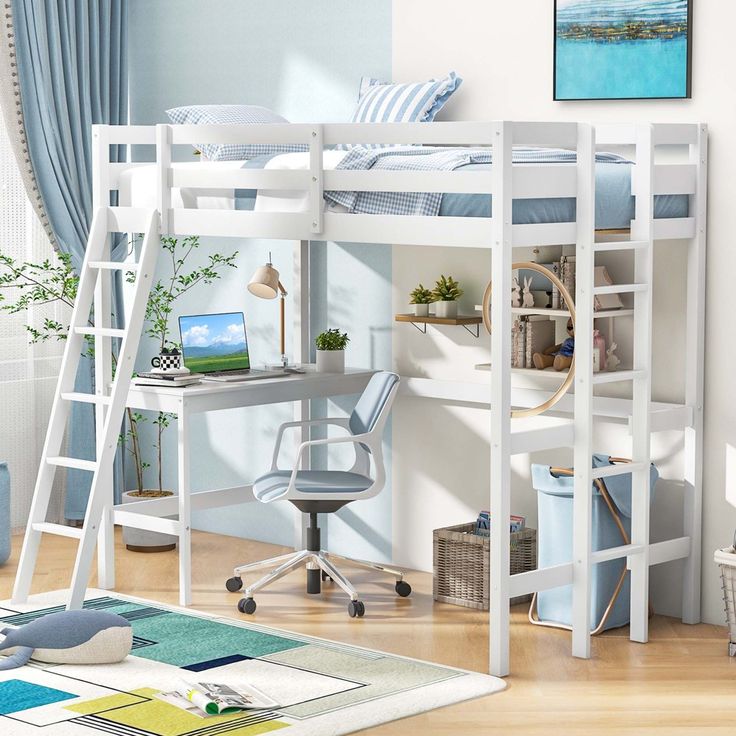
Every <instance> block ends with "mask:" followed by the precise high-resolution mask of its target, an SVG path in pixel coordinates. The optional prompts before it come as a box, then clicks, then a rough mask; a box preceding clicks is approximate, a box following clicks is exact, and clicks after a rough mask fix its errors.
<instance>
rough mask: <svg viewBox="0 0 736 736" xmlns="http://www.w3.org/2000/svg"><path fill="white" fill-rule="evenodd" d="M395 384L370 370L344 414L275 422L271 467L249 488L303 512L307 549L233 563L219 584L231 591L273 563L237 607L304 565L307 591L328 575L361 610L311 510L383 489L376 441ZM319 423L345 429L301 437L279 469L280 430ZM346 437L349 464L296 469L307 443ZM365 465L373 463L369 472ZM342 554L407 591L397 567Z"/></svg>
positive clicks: (353, 608)
mask: <svg viewBox="0 0 736 736" xmlns="http://www.w3.org/2000/svg"><path fill="white" fill-rule="evenodd" d="M398 387H399V377H398V376H397V375H396V374H395V373H388V372H381V373H376V374H375V375H374V376H372V378H371V380H370V381H369V382H368V385H367V386H366V388H365V390H364V391H363V394H362V396H361V397H360V399H359V400H358V403H357V404H356V405H355V409H354V410H353V413H352V414H351V415H350V417H349V418H346V419H338V418H335V419H310V420H305V421H303V422H286V423H285V424H282V425H281V427H279V431H278V434H277V436H276V447H275V449H274V453H273V461H272V464H271V470H270V471H269V472H268V473H266V474H265V475H262V476H261V477H260V478H258V480H256V481H255V483H254V484H253V494H254V495H255V497H256V498H257V499H258V500H259V501H261V502H263V503H271V502H272V501H277V500H281V499H285V500H287V501H291V503H293V504H294V506H296V507H297V508H298V509H299V511H301V512H302V513H304V514H309V526H308V528H307V549H304V550H300V551H297V552H291V553H289V554H286V555H281V556H279V557H272V558H271V559H268V560H262V561H260V562H253V563H250V564H248V565H241V566H240V567H236V568H235V570H234V574H233V577H231V578H230V579H229V580H228V581H227V583H226V584H225V585H226V587H227V589H228V590H229V591H230V592H232V593H234V592H236V591H238V590H240V589H241V588H242V587H243V578H242V575H243V573H245V572H247V571H250V570H255V569H257V568H262V567H272V566H276V567H275V569H274V570H272V571H271V572H269V573H268V574H266V575H264V576H263V577H262V578H261V579H260V580H258V581H256V582H255V583H253V584H252V585H249V586H248V587H246V589H245V591H244V597H243V598H241V600H240V601H239V602H238V610H239V611H240V612H241V613H254V612H255V610H256V602H255V600H254V599H253V594H254V593H255V592H256V591H258V590H260V589H261V588H265V587H266V586H267V585H269V584H270V583H272V582H273V581H274V580H278V579H279V578H281V577H283V576H284V575H286V574H287V573H290V572H291V571H292V570H295V569H297V568H298V567H301V566H302V565H306V567H307V593H319V592H320V589H321V582H322V581H323V580H326V579H327V578H330V579H331V580H333V581H334V582H336V583H337V584H338V585H339V586H340V587H341V588H342V589H343V590H344V591H345V592H346V593H347V594H348V595H349V596H350V603H349V604H348V613H349V614H350V616H351V617H353V618H355V617H356V616H358V617H361V616H363V614H364V613H365V605H364V603H363V602H362V601H361V600H359V599H358V594H357V592H356V590H355V588H353V586H352V585H351V584H350V581H349V580H348V579H347V578H346V577H345V576H344V575H343V574H342V573H341V572H340V571H339V570H338V569H337V568H336V567H335V565H334V564H333V563H332V561H331V559H330V558H331V557H332V556H334V555H331V554H330V553H329V552H326V551H324V550H322V549H321V545H320V530H319V526H318V524H317V514H331V513H334V512H335V511H338V510H339V509H341V508H342V507H343V506H345V505H346V504H348V503H351V502H352V501H357V500H359V499H364V498H370V497H371V496H375V495H376V494H377V493H380V492H381V490H382V489H383V486H384V485H385V483H386V468H385V466H384V463H383V450H382V446H381V442H382V439H383V430H384V427H385V426H386V420H387V419H388V415H389V413H390V411H391V405H392V404H393V401H394V397H395V396H396V391H397V389H398ZM320 424H334V425H337V426H339V427H342V428H343V429H345V430H347V432H348V434H347V435H346V436H340V437H331V438H328V439H321V440H310V441H309V442H302V443H301V445H300V446H299V450H298V452H297V456H296V460H295V462H294V465H293V467H292V468H291V469H289V470H280V469H279V467H278V459H279V450H280V449H281V440H282V438H283V436H284V431H285V430H286V429H289V428H294V427H304V426H316V425H320ZM346 442H349V443H352V445H353V447H354V449H355V463H354V465H353V467H352V468H351V469H350V470H347V471H345V470H299V466H300V464H301V459H302V456H303V455H304V454H305V452H308V451H309V448H311V447H318V446H320V445H328V446H329V445H336V444H342V443H346ZM371 460H372V463H371ZM371 465H372V466H373V474H372V475H371ZM343 559H347V560H349V561H350V562H353V563H355V564H357V565H361V566H363V567H368V568H371V569H373V570H379V571H381V572H386V573H388V574H389V575H393V576H394V577H395V578H396V585H395V590H396V593H397V594H398V595H400V596H402V597H406V596H408V595H409V594H410V593H411V586H410V585H409V583H407V582H406V581H405V580H404V579H403V573H401V572H400V571H399V570H394V569H392V568H389V567H386V566H384V565H379V564H376V563H372V562H365V561H364V560H355V559H352V558H343Z"/></svg>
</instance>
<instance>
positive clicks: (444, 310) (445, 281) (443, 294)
mask: <svg viewBox="0 0 736 736" xmlns="http://www.w3.org/2000/svg"><path fill="white" fill-rule="evenodd" d="M463 293H464V292H463V290H462V289H461V288H460V284H459V283H458V282H457V281H455V279H454V278H452V276H445V275H444V274H442V275H441V276H440V277H439V278H438V279H437V281H436V282H435V285H434V290H433V291H432V297H433V301H434V311H435V315H436V316H437V317H440V318H442V319H444V318H446V317H457V300H458V299H459V298H460V297H461V296H462V295H463Z"/></svg>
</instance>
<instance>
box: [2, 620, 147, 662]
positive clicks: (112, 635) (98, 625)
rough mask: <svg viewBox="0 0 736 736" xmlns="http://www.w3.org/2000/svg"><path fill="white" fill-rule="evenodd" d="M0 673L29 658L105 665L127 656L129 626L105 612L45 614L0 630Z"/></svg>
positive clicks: (129, 636) (42, 660)
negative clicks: (0, 636) (4, 656)
mask: <svg viewBox="0 0 736 736" xmlns="http://www.w3.org/2000/svg"><path fill="white" fill-rule="evenodd" d="M0 634H1V635H3V636H4V637H5V638H4V639H3V640H2V641H0V654H5V653H7V654H9V655H11V656H9V657H7V658H5V659H1V658H0V670H10V669H13V668H15V667H22V666H23V665H24V664H25V663H26V662H28V660H29V659H30V658H31V657H33V658H34V659H37V660H39V661H41V662H52V663H54V664H109V663H112V662H120V661H121V660H122V659H125V657H127V656H128V654H130V649H131V647H132V645H133V629H132V628H131V626H130V622H129V621H128V620H127V619H124V618H123V617H122V616H118V615H117V614H116V613H110V612H109V611H90V610H82V611H61V612H59V613H49V614H47V615H45V616H41V617H40V618H37V619H36V620H35V621H31V622H30V623H28V624H25V626H19V627H17V628H16V627H8V628H5V629H1V630H0Z"/></svg>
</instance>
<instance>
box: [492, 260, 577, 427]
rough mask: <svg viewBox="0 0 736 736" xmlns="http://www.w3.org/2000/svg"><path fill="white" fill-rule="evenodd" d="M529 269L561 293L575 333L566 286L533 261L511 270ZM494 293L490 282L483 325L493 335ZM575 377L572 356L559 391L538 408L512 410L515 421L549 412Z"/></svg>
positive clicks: (573, 310)
mask: <svg viewBox="0 0 736 736" xmlns="http://www.w3.org/2000/svg"><path fill="white" fill-rule="evenodd" d="M522 268H525V269H529V270H530V271H536V272H537V273H540V274H542V275H543V276H546V277H547V278H548V279H549V280H550V281H551V282H552V283H553V284H554V285H555V286H556V287H557V288H558V289H559V291H560V295H561V296H562V298H563V299H564V300H565V304H566V305H567V308H568V312H569V313H570V319H571V320H572V327H573V332H574V330H575V302H574V301H573V299H572V296H570V293H569V292H568V291H567V289H566V288H565V285H564V284H563V283H562V281H560V279H559V278H558V277H557V276H556V275H555V274H554V273H552V271H550V270H549V269H548V268H547V267H546V266H542V265H541V264H539V263H534V262H532V261H520V262H518V263H513V264H511V270H512V271H516V270H518V269H522ZM492 293H493V282H491V281H489V282H488V286H486V290H485V291H484V292H483V308H482V311H481V314H482V319H483V324H484V326H485V328H486V330H487V331H488V334H489V335H490V334H491V295H492ZM574 377H575V355H573V356H572V363H571V364H570V368H569V370H568V371H567V374H566V375H565V380H564V381H563V382H562V383H561V384H560V385H559V387H558V388H557V390H556V391H555V392H554V393H553V394H552V396H550V397H549V398H548V399H547V400H546V401H543V402H542V403H541V404H539V405H538V406H533V407H531V408H529V409H512V410H511V416H512V418H514V419H517V418H520V417H535V416H537V414H542V413H543V412H545V411H549V410H550V409H551V408H552V407H553V406H554V405H555V404H556V403H557V402H558V401H559V400H560V399H561V398H562V397H563V396H564V395H565V394H566V393H567V389H568V388H570V385H571V384H572V381H573V378H574Z"/></svg>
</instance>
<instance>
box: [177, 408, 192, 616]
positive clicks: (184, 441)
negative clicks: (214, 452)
mask: <svg viewBox="0 0 736 736" xmlns="http://www.w3.org/2000/svg"><path fill="white" fill-rule="evenodd" d="M176 424H177V433H178V475H179V605H181V606H188V605H190V604H191V602H192V507H191V497H190V493H191V485H190V483H191V479H190V475H189V412H188V409H187V407H186V404H185V403H184V402H182V404H181V409H180V411H179V415H178V419H177V423H176Z"/></svg>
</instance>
